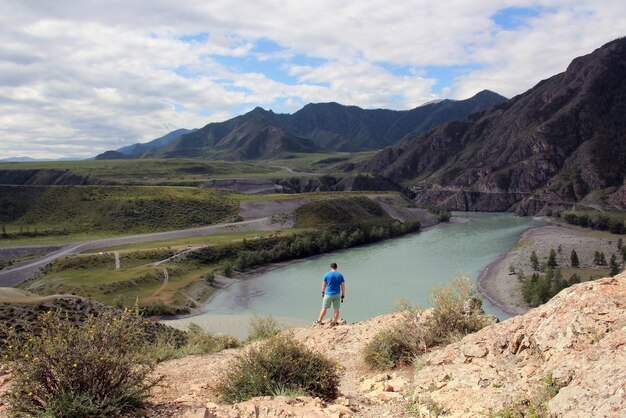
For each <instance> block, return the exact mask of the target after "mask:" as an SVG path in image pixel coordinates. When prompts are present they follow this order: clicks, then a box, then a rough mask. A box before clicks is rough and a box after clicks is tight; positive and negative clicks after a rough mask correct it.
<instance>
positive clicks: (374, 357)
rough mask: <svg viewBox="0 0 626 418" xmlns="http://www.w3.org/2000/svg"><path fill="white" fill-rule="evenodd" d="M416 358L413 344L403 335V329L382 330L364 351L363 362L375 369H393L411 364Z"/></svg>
mask: <svg viewBox="0 0 626 418" xmlns="http://www.w3.org/2000/svg"><path fill="white" fill-rule="evenodd" d="M415 356H416V352H415V350H414V347H413V344H411V341H410V339H409V338H406V336H405V334H403V332H402V327H394V328H391V329H385V330H382V331H381V332H379V333H378V334H376V335H375V336H374V338H372V340H371V341H370V342H369V344H367V346H366V347H365V350H364V351H363V360H364V361H365V363H366V364H367V365H369V366H370V367H371V368H373V369H393V368H394V367H397V366H402V365H407V364H411V362H412V361H413V359H414V358H415Z"/></svg>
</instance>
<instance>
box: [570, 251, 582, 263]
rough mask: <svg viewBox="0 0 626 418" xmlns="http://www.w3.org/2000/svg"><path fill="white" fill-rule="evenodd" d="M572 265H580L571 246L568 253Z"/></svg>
mask: <svg viewBox="0 0 626 418" xmlns="http://www.w3.org/2000/svg"><path fill="white" fill-rule="evenodd" d="M570 260H571V264H572V267H580V261H579V260H578V254H576V250H575V249H573V248H572V254H571V255H570Z"/></svg>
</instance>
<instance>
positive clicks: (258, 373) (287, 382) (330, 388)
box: [216, 334, 339, 403]
mask: <svg viewBox="0 0 626 418" xmlns="http://www.w3.org/2000/svg"><path fill="white" fill-rule="evenodd" d="M338 385H339V369H338V365H337V364H336V363H334V362H333V361H332V360H329V359H328V358H326V357H324V356H323V355H321V354H319V353H316V352H313V351H311V350H309V349H307V348H306V347H305V346H304V345H303V344H302V343H300V342H298V341H296V340H295V339H293V337H291V336H289V335H284V334H279V335H276V336H274V337H272V338H270V339H268V340H267V341H264V342H263V343H260V344H258V345H255V346H251V347H250V348H249V349H248V350H246V351H245V352H244V353H243V354H241V355H239V356H237V358H236V359H235V361H234V363H233V364H232V366H231V367H230V370H229V371H228V372H227V373H226V374H225V375H223V376H222V377H221V378H220V380H219V382H218V383H217V385H216V389H217V391H218V393H219V394H220V397H221V399H222V401H224V402H227V403H235V402H243V401H245V400H248V399H251V398H253V397H255V396H272V395H277V394H289V393H291V394H307V395H309V396H318V397H320V398H322V399H324V400H328V401H329V400H333V399H335V398H336V397H337V394H338V391H337V387H338Z"/></svg>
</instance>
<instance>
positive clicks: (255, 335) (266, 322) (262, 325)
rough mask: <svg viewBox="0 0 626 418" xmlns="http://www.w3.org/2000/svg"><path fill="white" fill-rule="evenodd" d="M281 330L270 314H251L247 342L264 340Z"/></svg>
mask: <svg viewBox="0 0 626 418" xmlns="http://www.w3.org/2000/svg"><path fill="white" fill-rule="evenodd" d="M280 331H281V326H280V324H279V323H278V321H277V320H276V319H275V318H274V317H272V316H259V315H253V316H252V318H251V319H250V331H249V332H248V339H247V341H248V342H254V341H259V340H264V339H267V338H271V337H273V336H275V335H277V334H278V333H279V332H280Z"/></svg>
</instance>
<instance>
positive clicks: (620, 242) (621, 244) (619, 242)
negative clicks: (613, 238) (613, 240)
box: [617, 238, 624, 250]
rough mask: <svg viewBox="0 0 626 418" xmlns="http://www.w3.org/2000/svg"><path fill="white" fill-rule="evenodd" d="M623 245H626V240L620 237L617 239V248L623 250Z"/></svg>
mask: <svg viewBox="0 0 626 418" xmlns="http://www.w3.org/2000/svg"><path fill="white" fill-rule="evenodd" d="M623 245H624V241H622V239H621V238H619V239H618V240H617V249H618V250H621V249H622V246H623Z"/></svg>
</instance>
